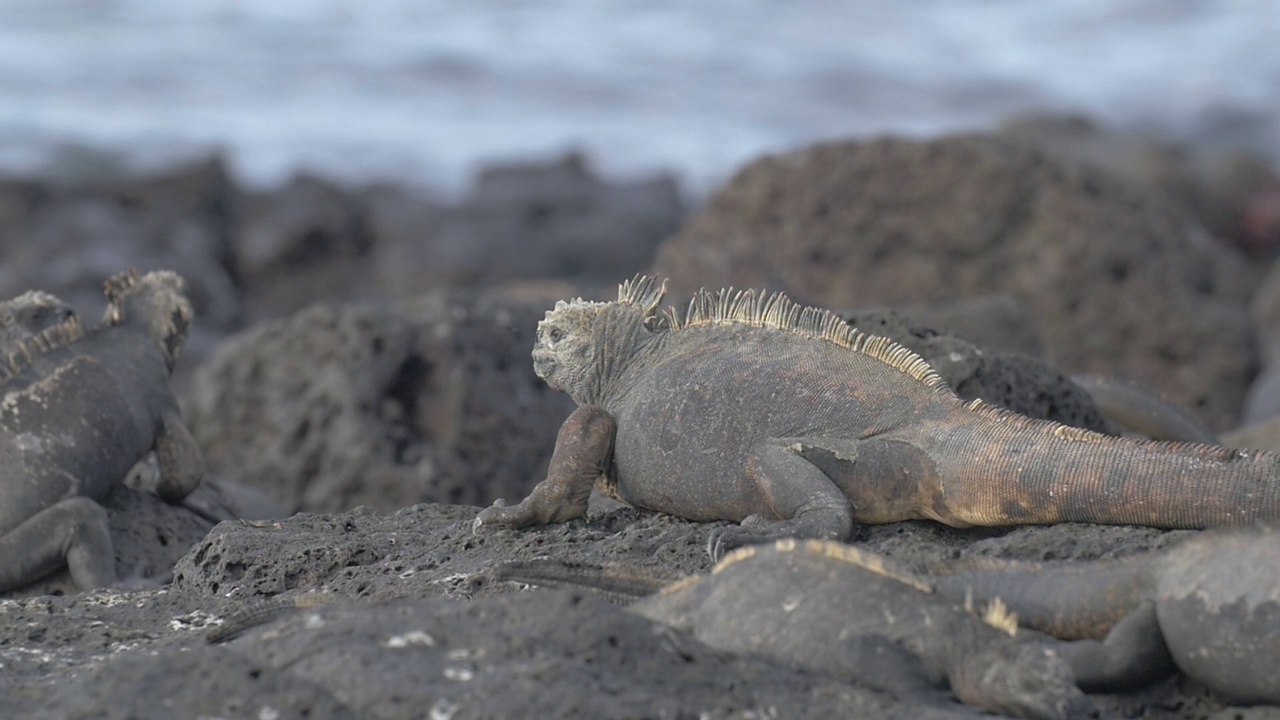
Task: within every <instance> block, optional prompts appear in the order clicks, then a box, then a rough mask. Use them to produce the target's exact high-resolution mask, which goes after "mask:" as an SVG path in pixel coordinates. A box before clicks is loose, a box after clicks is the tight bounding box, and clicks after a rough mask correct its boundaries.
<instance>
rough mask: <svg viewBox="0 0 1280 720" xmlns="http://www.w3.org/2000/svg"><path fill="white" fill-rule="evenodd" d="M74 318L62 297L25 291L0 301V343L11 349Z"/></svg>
mask: <svg viewBox="0 0 1280 720" xmlns="http://www.w3.org/2000/svg"><path fill="white" fill-rule="evenodd" d="M74 317H75V311H73V310H72V309H71V306H70V305H68V304H67V303H66V302H64V301H63V300H62V298H60V297H58V296H56V295H51V294H49V293H47V292H43V291H41V290H29V291H27V292H25V293H22V294H21V295H19V296H17V297H15V298H13V299H12V300H5V301H4V302H0V342H3V346H4V347H5V348H12V347H15V346H16V345H18V344H19V343H21V342H22V341H24V340H27V339H29V338H31V337H33V336H35V335H39V334H40V333H41V332H43V331H45V330H48V329H49V328H51V327H56V326H58V325H62V324H63V323H65V322H67V321H68V320H70V319H72V318H74Z"/></svg>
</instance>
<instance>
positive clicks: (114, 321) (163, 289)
mask: <svg viewBox="0 0 1280 720" xmlns="http://www.w3.org/2000/svg"><path fill="white" fill-rule="evenodd" d="M102 286H103V292H105V293H106V295H107V301H108V303H109V304H108V306H107V311H106V315H105V316H104V318H103V320H104V321H105V322H107V323H108V324H111V325H119V324H120V323H121V322H123V321H124V320H125V305H126V303H127V301H128V299H129V298H130V297H132V296H134V295H137V294H139V293H141V292H152V293H154V294H155V296H156V297H157V299H158V300H159V303H160V304H161V305H162V306H164V307H166V308H168V313H169V315H170V318H169V322H168V326H167V327H166V328H163V330H164V331H165V333H166V334H167V335H173V334H175V333H177V332H179V331H181V332H185V326H186V324H189V323H190V322H191V318H192V316H193V315H194V310H193V309H192V307H191V301H190V300H188V299H187V296H186V283H185V282H184V281H183V279H182V276H181V275H179V274H178V273H175V272H173V271H172V270H154V271H152V272H149V273H147V274H145V275H143V274H141V273H139V272H138V270H137V268H129V269H128V270H126V271H124V272H122V273H118V274H116V275H113V276H112V277H110V278H108V279H107V281H106V282H104V283H103V284H102ZM178 323H181V324H182V325H183V327H178Z"/></svg>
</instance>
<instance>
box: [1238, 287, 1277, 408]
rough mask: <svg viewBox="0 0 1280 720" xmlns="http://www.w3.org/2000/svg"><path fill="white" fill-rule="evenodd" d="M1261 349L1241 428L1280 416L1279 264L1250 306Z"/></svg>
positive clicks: (1255, 295)
mask: <svg viewBox="0 0 1280 720" xmlns="http://www.w3.org/2000/svg"><path fill="white" fill-rule="evenodd" d="M1250 312H1251V314H1252V316H1253V321H1254V324H1255V325H1256V327H1257V330H1258V344H1259V345H1260V346H1261V349H1262V370H1261V372H1259V373H1258V377H1257V378H1255V379H1254V381H1253V384H1252V385H1250V386H1249V394H1248V395H1247V396H1246V397H1245V403H1244V416H1243V419H1242V421H1241V424H1242V425H1246V426H1248V425H1254V424H1256V423H1260V422H1262V421H1263V420H1266V419H1268V418H1271V417H1274V416H1276V415H1280V264H1276V263H1273V264H1272V265H1271V269H1270V270H1268V271H1267V273H1266V274H1265V275H1263V277H1262V282H1260V283H1259V284H1258V289H1257V292H1255V293H1254V296H1253V303H1252V305H1251V306H1250Z"/></svg>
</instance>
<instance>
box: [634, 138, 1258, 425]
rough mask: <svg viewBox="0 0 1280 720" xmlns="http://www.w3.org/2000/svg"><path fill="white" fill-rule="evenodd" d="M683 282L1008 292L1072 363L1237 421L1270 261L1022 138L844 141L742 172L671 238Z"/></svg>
mask: <svg viewBox="0 0 1280 720" xmlns="http://www.w3.org/2000/svg"><path fill="white" fill-rule="evenodd" d="M654 270H655V271H656V272H657V273H658V274H660V275H666V276H669V277H670V278H671V289H672V291H673V293H674V294H677V295H679V294H684V295H687V294H689V293H691V292H693V291H694V290H696V289H697V288H698V287H702V286H708V287H721V286H728V285H733V286H736V287H766V288H769V289H774V290H784V291H787V292H788V293H789V294H791V295H792V297H794V298H795V299H796V300H799V301H801V302H804V303H807V304H816V305H822V306H825V307H835V308H848V307H868V306H877V305H899V304H909V303H919V302H927V301H946V300H950V299H953V298H961V297H968V296H972V295H978V294H990V293H1007V294H1010V295H1013V296H1015V297H1017V298H1019V299H1020V300H1021V301H1023V302H1025V303H1026V304H1027V306H1028V307H1029V308H1030V310H1031V311H1032V313H1033V315H1034V316H1035V318H1036V321H1037V324H1038V326H1039V328H1040V330H1041V334H1042V337H1043V338H1044V341H1045V346H1046V351H1047V354H1048V356H1049V358H1050V359H1052V360H1053V361H1055V362H1057V363H1059V365H1060V366H1061V367H1062V368H1063V369H1065V370H1066V371H1068V372H1071V373H1078V372H1092V373H1098V374H1103V375H1116V376H1120V377H1125V378H1129V379H1131V380H1135V381H1138V382H1142V383H1145V384H1148V385H1150V386H1152V387H1154V388H1155V389H1156V390H1158V391H1160V392H1162V393H1164V394H1165V395H1167V396H1168V397H1170V398H1171V399H1173V400H1174V401H1176V402H1178V403H1180V404H1181V405H1183V406H1185V407H1188V408H1192V409H1195V410H1198V411H1199V412H1201V413H1202V415H1203V416H1204V418H1205V419H1206V421H1207V422H1209V424H1210V425H1211V426H1212V427H1214V428H1216V429H1223V428H1226V427H1230V426H1232V425H1234V424H1235V421H1236V418H1237V417H1238V414H1239V410H1240V404H1241V401H1242V399H1243V396H1244V392H1245V388H1246V386H1247V383H1248V382H1249V380H1250V378H1251V376H1252V373H1253V372H1254V371H1255V370H1256V366H1257V350H1256V347H1255V341H1254V335H1253V330H1252V329H1251V327H1250V323H1249V321H1248V317H1247V313H1246V312H1245V310H1246V307H1247V302H1248V293H1249V291H1250V288H1251V287H1252V286H1253V283H1254V277H1253V274H1252V273H1251V272H1250V270H1249V269H1248V268H1247V267H1246V266H1245V265H1244V263H1243V262H1242V260H1241V259H1240V258H1239V257H1238V256H1237V255H1236V254H1235V253H1234V251H1233V250H1231V249H1230V248H1228V247H1226V246H1224V245H1222V244H1221V243H1218V242H1216V241H1215V240H1214V239H1213V238H1211V237H1210V236H1209V235H1207V234H1206V232H1205V231H1204V230H1202V229H1201V228H1200V227H1199V226H1197V225H1195V224H1194V223H1192V222H1191V221H1190V220H1188V219H1187V218H1186V217H1185V216H1184V215H1183V214H1181V213H1178V212H1175V211H1174V210H1173V209H1172V208H1171V207H1170V206H1169V205H1168V204H1167V203H1165V202H1164V201H1163V200H1162V198H1161V197H1160V196H1157V195H1154V194H1148V193H1144V192H1142V191H1141V190H1139V189H1138V188H1135V187H1134V186H1131V185H1130V184H1128V183H1126V182H1123V181H1120V180H1116V179H1113V178H1111V177H1110V176H1108V175H1106V174H1104V173H1103V172H1102V171H1101V170H1096V169H1094V168H1091V167H1087V166H1080V165H1076V164H1068V163H1064V162H1060V161H1057V160H1054V159H1052V158H1051V157H1050V156H1048V155H1046V154H1044V153H1043V152H1041V151H1039V150H1037V149H1035V148H1033V147H1031V146H1029V145H1028V144H1026V143H1020V142H1016V141H1012V140H1002V139H998V138H991V137H981V136H957V137H950V138H945V139H941V140H935V141H928V142H919V141H909V140H897V139H883V140H875V141H869V142H837V143H827V144H820V145H816V146H813V147H810V148H807V149H804V150H799V151H796V152H789V153H784V154H779V155H773V156H768V157H765V158H763V159H760V160H757V161H756V162H753V163H751V164H750V165H748V166H747V167H746V168H744V169H743V170H741V171H740V172H739V173H738V174H737V175H736V176H735V177H734V178H733V179H732V180H731V181H730V182H729V183H728V185H727V186H726V187H725V188H723V189H722V190H721V191H720V192H719V193H718V194H717V195H716V196H714V197H713V198H712V199H711V200H710V202H709V203H708V204H707V206H706V207H705V208H704V209H703V210H702V211H701V212H700V213H698V214H696V215H695V216H694V217H692V218H691V219H690V220H689V221H687V222H686V224H685V226H684V228H683V229H682V230H681V231H680V232H679V233H677V234H676V235H675V236H673V237H672V238H670V239H669V240H668V241H667V242H665V243H664V244H663V246H662V247H661V248H660V249H659V252H658V257H657V259H656V260H655V263H654Z"/></svg>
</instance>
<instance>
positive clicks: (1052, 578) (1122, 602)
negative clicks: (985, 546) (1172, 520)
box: [927, 554, 1159, 640]
mask: <svg viewBox="0 0 1280 720" xmlns="http://www.w3.org/2000/svg"><path fill="white" fill-rule="evenodd" d="M1158 563H1159V561H1158V560H1156V557H1154V556H1152V555H1151V554H1147V555H1142V556H1138V557H1133V558H1126V559H1124V560H1096V561H1092V562H1086V563H1063V564H1061V565H1053V564H1050V565H1046V564H1044V563H1036V562H1024V561H1017V560H998V559H994V558H971V559H967V560H958V561H948V562H946V563H937V564H934V565H931V566H929V567H928V568H927V573H928V575H929V582H930V584H931V585H932V586H933V589H934V592H937V593H938V594H940V595H944V596H947V597H950V598H953V599H955V600H964V601H966V602H973V601H976V600H992V599H994V598H999V599H1000V601H1001V602H1003V603H1004V604H1005V606H1007V607H1008V608H1009V610H1010V611H1012V612H1013V613H1014V614H1016V615H1017V617H1018V624H1019V625H1021V626H1023V627H1029V628H1032V629H1033V630H1039V631H1041V632H1045V633H1048V634H1050V635H1052V636H1054V637H1056V638H1060V639H1063V640H1078V639H1083V638H1095V639H1101V638H1103V637H1105V636H1106V634H1107V632H1109V631H1110V630H1111V628H1112V627H1113V626H1114V625H1115V624H1116V623H1117V622H1119V621H1120V620H1121V619H1122V618H1124V617H1125V616H1126V615H1128V614H1129V613H1131V612H1133V610H1134V609H1135V608H1137V607H1138V605H1139V603H1141V602H1142V601H1143V600H1145V599H1148V598H1150V597H1152V595H1153V594H1154V589H1155V587H1156V584H1157V582H1158V576H1157V575H1158V569H1159V565H1158Z"/></svg>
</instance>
